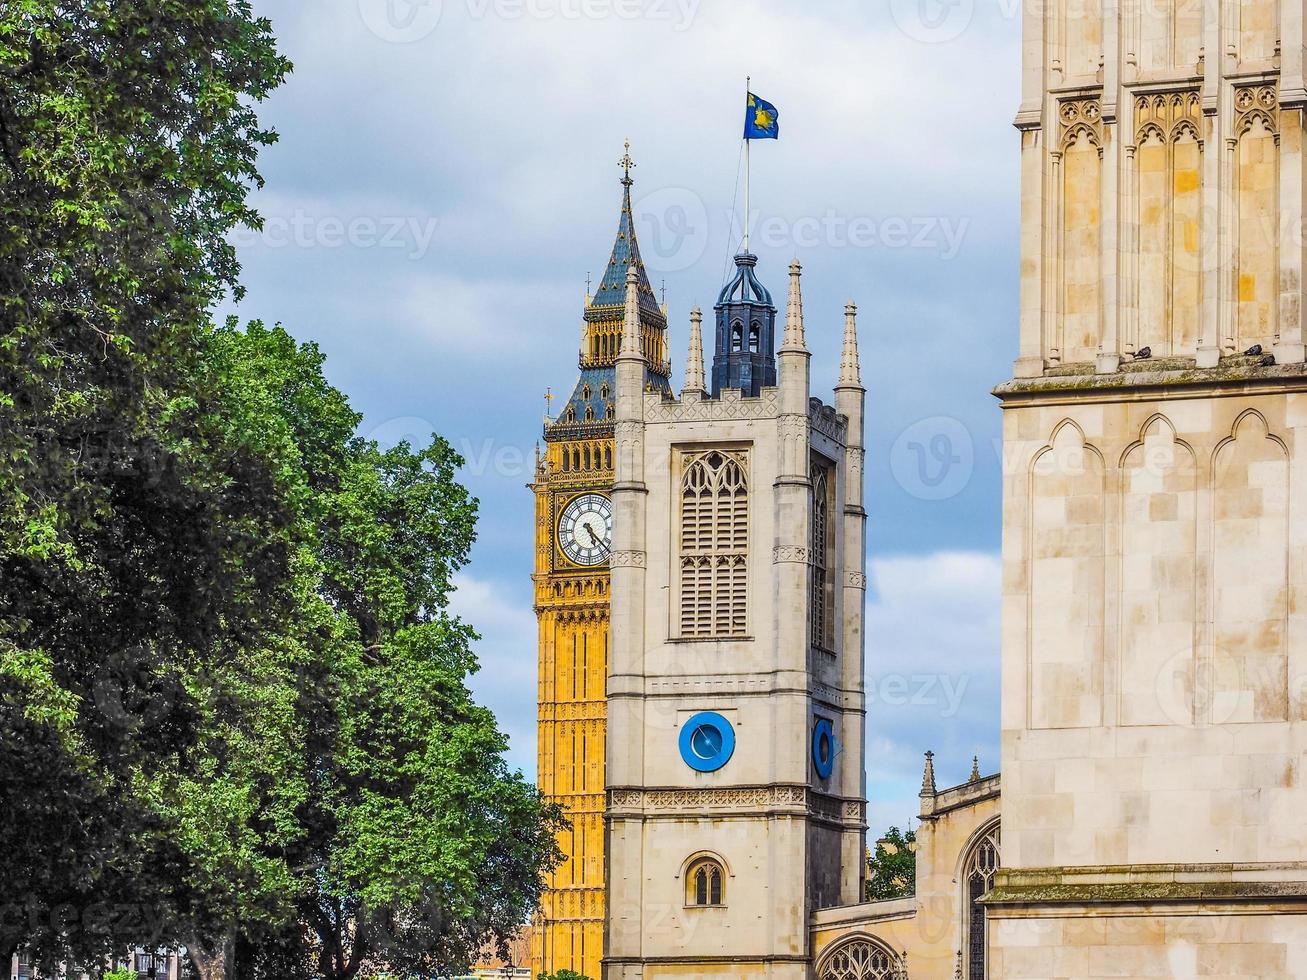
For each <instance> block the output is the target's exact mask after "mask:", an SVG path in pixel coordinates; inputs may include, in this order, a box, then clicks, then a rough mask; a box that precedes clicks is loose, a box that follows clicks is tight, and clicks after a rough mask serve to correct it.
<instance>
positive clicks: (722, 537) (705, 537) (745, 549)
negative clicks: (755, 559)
mask: <svg viewBox="0 0 1307 980" xmlns="http://www.w3.org/2000/svg"><path fill="white" fill-rule="evenodd" d="M683 460H684V463H683V465H684V473H683V476H682V477H681V520H680V552H681V557H680V565H681V567H680V581H679V583H678V585H679V587H680V626H681V635H682V636H684V637H730V636H744V635H745V634H746V626H747V622H746V615H747V611H748V610H747V606H748V559H749V480H748V470H747V464H748V459H747V455H746V454H745V453H743V452H726V451H721V450H711V451H708V452H701V453H690V454H686V455H685V456H684V457H683Z"/></svg>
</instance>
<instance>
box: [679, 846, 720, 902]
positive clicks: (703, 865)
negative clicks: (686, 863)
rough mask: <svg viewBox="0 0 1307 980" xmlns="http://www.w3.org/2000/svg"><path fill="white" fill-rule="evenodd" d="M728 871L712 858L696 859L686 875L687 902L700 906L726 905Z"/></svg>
mask: <svg viewBox="0 0 1307 980" xmlns="http://www.w3.org/2000/svg"><path fill="white" fill-rule="evenodd" d="M725 882H726V872H725V871H724V870H723V869H722V866H721V865H720V864H718V863H717V862H716V861H714V860H712V859H711V858H704V859H703V860H702V861H696V862H695V863H694V864H692V865H691V866H690V873H689V874H688V875H686V890H687V894H686V896H685V903H686V904H687V905H694V906H698V907H700V908H711V907H716V906H721V905H725V904H726V902H725V890H724V889H725Z"/></svg>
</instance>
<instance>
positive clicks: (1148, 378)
mask: <svg viewBox="0 0 1307 980" xmlns="http://www.w3.org/2000/svg"><path fill="white" fill-rule="evenodd" d="M1258 386H1264V387H1266V388H1268V389H1269V388H1274V389H1281V388H1284V387H1286V386H1287V387H1302V388H1303V389H1304V390H1307V364H1273V365H1271V366H1269V367H1262V365H1261V358H1260V356H1259V357H1245V356H1244V355H1242V354H1239V355H1233V356H1229V357H1223V358H1221V363H1220V364H1219V365H1217V366H1216V367H1214V368H1200V367H1197V366H1196V364H1195V362H1194V359H1193V358H1186V357H1164V358H1157V359H1155V360H1153V359H1150V360H1147V361H1124V362H1122V364H1121V365H1120V367H1119V368H1118V370H1117V371H1115V372H1113V373H1111V374H1097V373H1095V370H1094V364H1093V363H1091V362H1086V363H1083V364H1065V365H1059V366H1057V367H1053V368H1049V369H1048V370H1047V371H1045V373H1044V375H1043V376H1042V377H1035V378H1014V379H1012V380H1011V381H1006V382H1004V383H1003V384H1001V385H999V386H998V387H996V388H995V389H994V391H993V394H994V396H995V397H997V398H998V399H999V400H1000V401H1003V402H1008V401H1024V400H1032V399H1037V398H1039V396H1041V395H1054V396H1056V395H1075V394H1084V393H1090V392H1092V393H1095V394H1098V395H1102V394H1111V393H1114V392H1115V393H1119V394H1120V395H1121V397H1130V396H1131V395H1139V394H1144V393H1156V392H1158V391H1159V390H1160V391H1166V392H1168V393H1170V392H1173V391H1174V392H1175V397H1180V391H1181V390H1183V389H1186V388H1192V389H1194V390H1195V391H1194V396H1195V397H1197V396H1198V395H1200V394H1210V393H1211V391H1212V390H1213V389H1221V388H1229V389H1231V390H1232V391H1237V392H1246V391H1247V390H1248V389H1249V388H1254V389H1255V388H1257V387H1258Z"/></svg>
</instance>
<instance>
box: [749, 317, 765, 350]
mask: <svg viewBox="0 0 1307 980" xmlns="http://www.w3.org/2000/svg"><path fill="white" fill-rule="evenodd" d="M761 338H762V325H761V324H760V323H759V322H758V321H757V320H754V321H753V323H751V324H749V353H750V354H756V353H758V345H759V344H760V343H761Z"/></svg>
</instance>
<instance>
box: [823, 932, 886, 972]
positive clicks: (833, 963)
mask: <svg viewBox="0 0 1307 980" xmlns="http://www.w3.org/2000/svg"><path fill="white" fill-rule="evenodd" d="M817 978H818V980H908V968H907V965H906V964H905V963H904V962H903V957H902V956H900V955H899V954H898V953H896V952H894V951H893V950H892V949H890V948H889V946H887V945H885V943H883V942H881V941H880V940H879V939H877V938H876V937H875V936H871V935H868V934H866V933H857V934H855V935H852V936H848V937H846V938H844V939H842V940H840V941H839V942H838V943H836V944H835V945H834V946H832V947H831V948H830V949H829V950H827V952H826V953H825V954H824V955H823V956H822V958H821V960H820V961H819V962H818V965H817Z"/></svg>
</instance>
